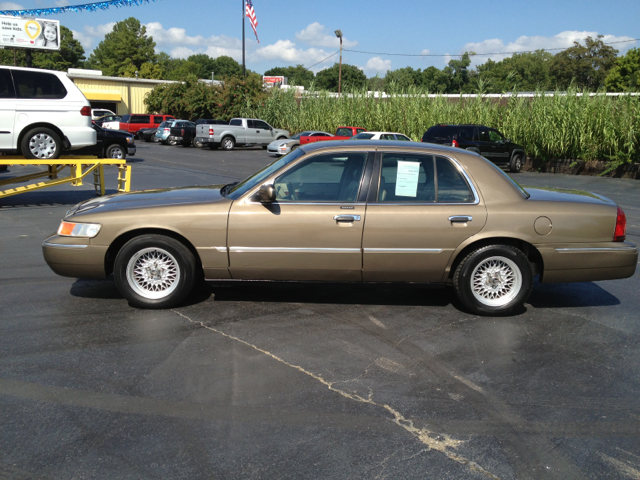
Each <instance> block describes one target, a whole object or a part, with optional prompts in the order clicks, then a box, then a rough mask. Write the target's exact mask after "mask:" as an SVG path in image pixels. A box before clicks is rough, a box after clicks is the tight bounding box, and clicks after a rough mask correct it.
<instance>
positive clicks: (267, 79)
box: [262, 77, 286, 83]
mask: <svg viewBox="0 0 640 480" xmlns="http://www.w3.org/2000/svg"><path fill="white" fill-rule="evenodd" d="M285 78H286V77H262V81H263V82H264V83H284V79H285Z"/></svg>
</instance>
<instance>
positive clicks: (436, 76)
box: [421, 67, 451, 93]
mask: <svg viewBox="0 0 640 480" xmlns="http://www.w3.org/2000/svg"><path fill="white" fill-rule="evenodd" d="M421 77H422V78H421V85H422V87H423V88H424V89H425V90H427V91H428V92H431V93H446V92H448V91H449V88H450V85H451V76H450V75H449V74H448V73H447V72H444V71H442V70H440V69H439V68H436V67H429V68H425V69H424V71H423V72H422V75H421Z"/></svg>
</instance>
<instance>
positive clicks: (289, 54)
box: [251, 40, 335, 65]
mask: <svg viewBox="0 0 640 480" xmlns="http://www.w3.org/2000/svg"><path fill="white" fill-rule="evenodd" d="M329 55H331V53H330V52H329V53H327V52H326V51H325V50H322V49H317V48H309V49H307V50H304V49H301V48H296V44H295V43H293V42H292V41H291V40H278V41H277V42H276V43H273V44H271V45H267V46H264V47H261V48H258V49H257V50H256V51H255V52H253V53H252V54H251V60H252V61H254V62H259V61H262V60H280V61H283V62H287V63H291V64H296V65H297V64H302V65H310V64H313V63H317V62H319V61H321V60H322V59H324V58H326V57H328V56H329ZM327 61H328V62H331V63H333V62H334V61H335V58H334V57H331V58H330V59H328V60H327Z"/></svg>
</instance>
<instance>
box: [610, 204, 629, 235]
mask: <svg viewBox="0 0 640 480" xmlns="http://www.w3.org/2000/svg"><path fill="white" fill-rule="evenodd" d="M626 237H627V217H626V216H625V214H624V212H623V211H622V209H621V208H620V207H618V216H617V218H616V230H615V232H613V241H614V242H624V239H625V238H626Z"/></svg>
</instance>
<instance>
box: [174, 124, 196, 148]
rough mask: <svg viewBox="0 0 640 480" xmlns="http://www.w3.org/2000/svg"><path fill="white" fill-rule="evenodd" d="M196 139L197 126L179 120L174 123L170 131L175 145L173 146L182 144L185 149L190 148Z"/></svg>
mask: <svg viewBox="0 0 640 480" xmlns="http://www.w3.org/2000/svg"><path fill="white" fill-rule="evenodd" d="M195 137H196V124H195V123H193V122H189V121H186V120H178V121H177V122H173V125H171V127H170V129H169V138H171V139H172V141H173V142H174V143H171V144H172V145H176V144H178V143H179V144H181V145H182V146H183V147H190V146H191V145H192V144H193V143H194V142H193V140H194V139H195Z"/></svg>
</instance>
